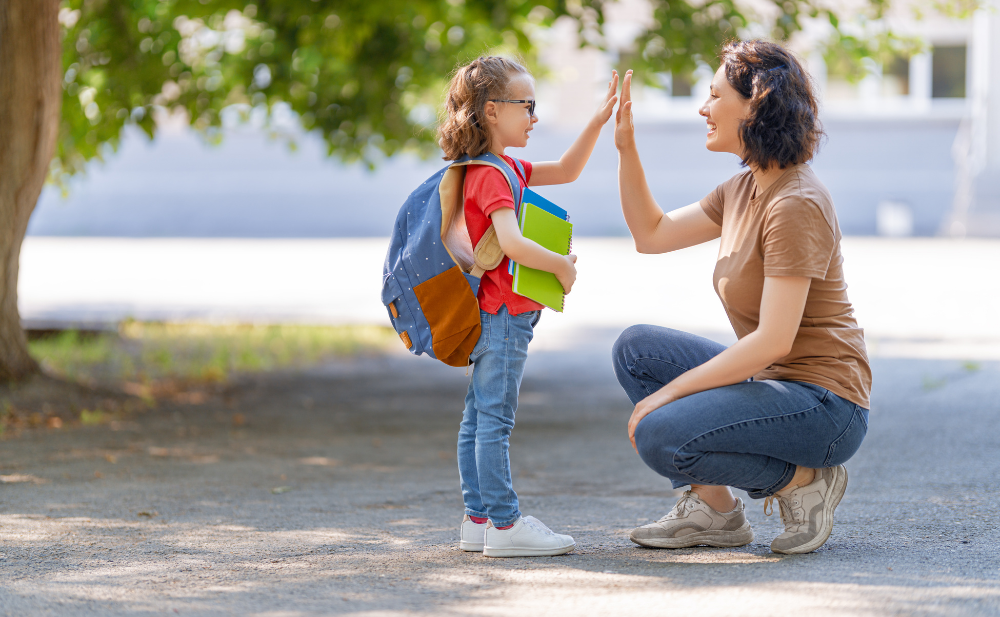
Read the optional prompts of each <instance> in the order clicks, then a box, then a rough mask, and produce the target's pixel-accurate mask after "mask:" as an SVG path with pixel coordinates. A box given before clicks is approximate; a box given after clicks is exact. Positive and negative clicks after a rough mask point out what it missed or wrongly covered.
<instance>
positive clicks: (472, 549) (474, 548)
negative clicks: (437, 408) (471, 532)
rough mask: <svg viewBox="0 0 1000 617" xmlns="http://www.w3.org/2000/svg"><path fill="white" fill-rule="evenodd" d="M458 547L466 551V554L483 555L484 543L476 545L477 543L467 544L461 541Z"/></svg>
mask: <svg viewBox="0 0 1000 617" xmlns="http://www.w3.org/2000/svg"><path fill="white" fill-rule="evenodd" d="M458 546H459V548H461V549H462V550H463V551H466V552H469V553H482V552H483V543H482V542H479V543H476V542H466V541H465V540H461V541H460V542H459V543H458Z"/></svg>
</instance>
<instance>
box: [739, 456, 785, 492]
mask: <svg viewBox="0 0 1000 617" xmlns="http://www.w3.org/2000/svg"><path fill="white" fill-rule="evenodd" d="M796 469H797V467H796V466H795V465H793V464H792V463H785V473H783V474H781V477H780V478H778V481H777V482H775V483H774V484H772V485H771V486H769V487H767V488H762V489H759V490H750V489H744V490H746V492H747V495H749V496H750V497H752V498H754V499H763V498H765V497H770V496H771V495H773V494H775V493H777V492H778V491H780V490H781V489H783V488H785V487H786V486H788V483H789V482H791V481H792V477H793V476H794V475H795V470H796Z"/></svg>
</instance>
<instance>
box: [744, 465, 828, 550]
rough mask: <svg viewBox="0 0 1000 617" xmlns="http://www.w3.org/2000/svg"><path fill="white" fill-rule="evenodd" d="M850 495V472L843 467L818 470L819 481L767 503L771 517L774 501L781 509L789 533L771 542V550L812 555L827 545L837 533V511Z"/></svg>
mask: <svg viewBox="0 0 1000 617" xmlns="http://www.w3.org/2000/svg"><path fill="white" fill-rule="evenodd" d="M845 491H847V468H846V467H844V466H843V465H837V466H836V467H827V468H824V469H817V470H816V477H815V479H813V481H812V482H810V483H809V484H807V485H806V486H800V487H798V488H796V489H794V490H792V491H790V492H789V493H788V494H787V495H784V496H782V495H772V496H771V497H768V498H767V500H766V501H765V502H764V513H765V514H770V513H771V509H772V508H773V506H772V504H773V503H774V500H777V501H778V507H779V508H780V509H781V522H782V523H784V524H785V533H783V534H781V535H780V536H778V537H777V538H775V539H774V542H771V550H772V551H774V552H775V553H783V554H785V555H796V554H800V553H810V552H812V551H814V550H816V549H818V548H819V547H821V546H823V544H824V543H826V541H827V539H829V538H830V532H832V531H833V511H834V510H836V509H837V505H838V504H839V503H840V500H841V499H843V497H844V492H845Z"/></svg>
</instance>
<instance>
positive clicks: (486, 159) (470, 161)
mask: <svg viewBox="0 0 1000 617" xmlns="http://www.w3.org/2000/svg"><path fill="white" fill-rule="evenodd" d="M514 164H515V165H517V167H518V169H519V170H520V171H521V174H522V175H523V174H524V167H523V166H522V165H521V162H520V161H518V160H517V159H514ZM455 165H489V166H491V167H495V168H497V169H498V170H500V172H502V173H503V175H504V178H506V179H507V184H508V185H509V186H510V192H511V196H512V197H513V198H514V212H520V210H521V195H522V193H523V192H524V191H523V189H522V187H521V180H520V178H518V177H517V173H516V172H515V171H514V169H513V168H512V167H511V166H510V164H509V163H507V161H505V160H504V159H502V158H500V157H499V156H497V155H495V154H493V153H492V152H487V153H485V154H481V155H479V156H477V157H475V158H462V159H459V160H458V161H455ZM472 255H473V258H474V259H475V262H476V264H475V267H473V269H472V271H471V272H470V273H469V274H471V275H472V276H474V277H476V278H482V276H483V274H485V273H486V272H487V271H489V270H492V269H494V268H496V267H497V266H499V265H500V262H501V261H503V258H504V254H503V249H501V248H500V241H499V240H498V239H497V231H496V229H495V228H494V227H493V225H492V224H491V225H490V226H489V227H488V228H487V229H486V233H484V234H483V237H482V238H480V239H479V243H478V244H476V248H475V249H474V250H473V252H472Z"/></svg>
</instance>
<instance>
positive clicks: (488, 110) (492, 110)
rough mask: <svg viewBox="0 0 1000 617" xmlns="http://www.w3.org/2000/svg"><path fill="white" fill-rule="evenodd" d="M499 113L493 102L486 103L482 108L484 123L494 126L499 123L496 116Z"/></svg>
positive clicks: (498, 108)
mask: <svg viewBox="0 0 1000 617" xmlns="http://www.w3.org/2000/svg"><path fill="white" fill-rule="evenodd" d="M499 113H500V107H499V106H498V105H497V104H496V103H494V102H493V101H486V105H484V106H483V116H485V117H486V122H487V123H488V124H496V123H497V122H499V121H500V118H499V116H498V114H499Z"/></svg>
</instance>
